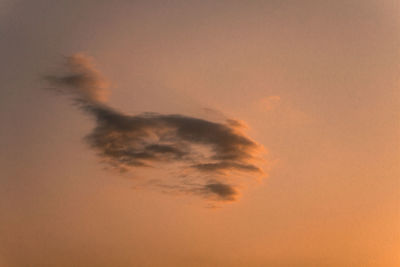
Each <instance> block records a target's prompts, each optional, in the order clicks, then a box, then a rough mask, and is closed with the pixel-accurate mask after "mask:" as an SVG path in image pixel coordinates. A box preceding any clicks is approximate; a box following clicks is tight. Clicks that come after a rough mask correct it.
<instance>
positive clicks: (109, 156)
mask: <svg viewBox="0 0 400 267" xmlns="http://www.w3.org/2000/svg"><path fill="white" fill-rule="evenodd" d="M46 80H47V81H48V83H49V84H50V85H51V86H52V89H53V90H55V91H57V92H60V93H62V94H66V95H69V96H71V97H72V99H73V102H74V104H76V106H78V107H79V109H80V110H82V111H84V112H85V113H86V114H88V115H89V116H91V117H92V118H93V119H94V121H95V123H96V126H95V127H94V129H93V130H92V132H91V133H89V134H88V135H87V136H86V137H85V141H86V142H87V143H88V145H89V146H90V147H91V148H92V149H94V150H95V151H96V152H97V154H98V155H99V157H100V158H101V159H102V161H103V162H105V163H107V164H108V165H109V166H112V167H113V168H115V169H117V170H118V171H120V172H126V171H129V170H131V169H137V168H141V169H143V168H158V167H159V166H161V165H162V164H165V163H168V164H175V165H177V166H179V168H180V169H181V170H182V173H186V174H187V175H186V177H188V176H191V177H195V180H196V184H195V185H194V184H191V183H189V182H187V181H186V182H183V183H182V185H179V186H176V185H171V187H174V188H181V190H182V191H185V192H191V193H194V194H197V195H200V196H203V197H205V198H207V199H212V200H216V201H234V200H236V199H237V196H238V195H239V189H238V187H237V186H236V185H234V184H233V183H232V182H231V181H230V180H232V179H231V178H232V177H234V176H235V175H239V176H240V175H244V176H246V175H251V176H253V175H260V174H262V173H263V171H262V169H261V168H260V167H259V166H258V165H257V162H258V160H259V159H258V152H259V151H260V150H261V146H260V145H259V144H257V143H256V142H255V141H253V140H252V139H250V138H249V137H248V136H246V135H245V134H244V133H243V132H242V131H241V130H242V127H243V126H242V124H241V123H240V122H239V121H237V120H227V121H226V122H224V123H219V122H213V121H208V120H205V119H201V118H194V117H190V116H185V115H180V114H158V113H142V114H138V115H127V114H124V113H122V112H119V111H117V110H115V109H113V108H111V107H109V106H108V105H107V104H106V95H107V93H108V91H107V86H108V82H107V80H106V79H105V78H104V77H103V76H102V75H101V74H100V72H99V71H97V70H96V68H95V66H94V65H93V63H92V61H91V59H90V58H88V57H87V56H85V55H83V54H75V55H73V56H70V57H67V58H66V70H65V72H63V73H61V74H52V75H48V76H46ZM187 179H188V180H190V179H192V178H190V177H189V178H187ZM228 180H229V181H230V182H228ZM163 183H164V184H165V185H167V186H168V181H163Z"/></svg>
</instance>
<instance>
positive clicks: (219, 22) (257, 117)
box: [0, 0, 400, 267]
mask: <svg viewBox="0 0 400 267" xmlns="http://www.w3.org/2000/svg"><path fill="white" fill-rule="evenodd" d="M399 14H400V4H399V2H398V1H396V0H380V1H378V0H347V1H344V0H343V1H342V0H340V1H317V0H314V1H313V0H305V1H290V0H284V1H256V0H254V1H235V0H233V1H90V0H84V1H50V0H38V1H27V0H26V1H23V0H6V1H2V2H1V3H0V58H1V59H2V60H1V63H0V81H1V83H2V86H1V90H0V121H1V124H2V127H0V137H1V138H0V148H1V149H0V266H1V267H3V266H4V267H20V266H61V267H63V266H77V267H79V266H121V267H125V266H238V267H239V266H295V267H296V266H299V267H300V266H355V267H358V266H363V267H364V266H368V267H369V266H371V267H375V266H385V267H395V266H399V265H400V257H399V255H400V253H399V251H400V195H399V193H400V192H399V190H400V178H399V177H400V141H399V140H400V139H399V138H400V123H399V122H400V120H399V119H400V116H399V114H400V81H399V70H400V67H399V66H400V65H399V63H400V53H399V45H400V35H399V32H400V16H399ZM77 52H83V53H85V54H87V55H89V56H92V57H93V58H94V60H95V62H96V66H97V68H98V70H99V71H101V72H102V73H103V75H104V76H105V77H106V78H107V79H108V80H109V81H110V95H109V100H108V104H109V105H110V106H112V107H113V108H116V109H118V110H120V111H121V112H123V113H124V114H131V115H134V114H138V113H141V112H146V111H151V112H158V113H162V114H174V113H177V114H185V115H187V116H193V117H201V118H204V119H207V120H210V121H221V119H224V118H226V117H228V118H235V119H240V120H242V121H244V122H245V123H246V124H247V126H248V128H247V129H245V130H244V131H245V132H246V135H247V136H249V137H251V138H252V139H253V140H256V141H257V142H258V143H260V144H261V145H263V146H264V147H265V148H266V150H267V151H268V153H267V154H266V155H264V159H265V164H264V165H263V167H264V169H265V171H266V172H267V173H268V175H267V177H266V178H264V179H262V180H261V181H260V180H258V179H254V178H251V177H250V178H249V179H248V177H246V178H243V179H242V180H240V183H241V185H242V187H241V194H240V198H239V199H238V200H237V201H235V202H232V203H223V204H219V203H218V207H219V208H217V209H210V208H209V207H210V206H213V205H214V204H213V202H212V201H211V202H210V201H209V200H207V199H206V200H205V199H203V198H201V197H198V196H193V195H181V194H178V195H175V194H172V195H171V194H163V193H161V192H159V190H152V189H151V188H142V187H140V186H138V184H140V183H141V181H143V180H146V179H151V178H152V177H153V176H154V177H155V176H160V175H161V176H163V177H164V176H165V179H170V178H171V177H170V176H172V175H171V173H166V172H163V171H162V170H161V171H160V170H157V169H156V170H154V173H153V172H146V171H143V170H138V171H136V170H131V171H130V172H128V173H124V174H119V173H117V172H113V171H112V170H109V169H105V167H106V166H105V165H104V164H101V163H100V162H99V157H98V156H97V155H96V152H95V151H93V150H91V149H90V148H89V147H88V146H87V144H86V143H85V142H84V141H83V139H82V138H83V137H84V136H85V135H87V134H88V133H90V132H91V130H92V129H93V127H94V126H95V123H94V121H93V120H91V119H90V118H89V117H86V116H84V115H83V114H82V113H81V112H80V111H79V109H76V108H74V107H73V106H71V104H70V102H69V100H68V99H67V98H63V97H58V96H56V95H55V94H53V93H51V92H49V91H48V90H43V88H44V87H47V86H48V85H47V84H46V83H45V82H44V81H43V80H42V79H41V77H43V75H47V74H48V73H49V72H51V71H53V70H54V69H57V68H59V67H60V66H62V64H63V56H69V55H72V54H74V53H77Z"/></svg>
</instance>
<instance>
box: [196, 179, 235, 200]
mask: <svg viewBox="0 0 400 267" xmlns="http://www.w3.org/2000/svg"><path fill="white" fill-rule="evenodd" d="M202 191H203V193H204V194H205V195H207V196H210V195H211V196H216V197H217V199H218V200H222V201H235V200H236V198H237V196H238V194H239V192H238V190H237V189H236V188H235V187H234V186H232V185H229V184H224V183H221V182H215V183H209V184H206V185H204V187H203V188H202Z"/></svg>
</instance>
